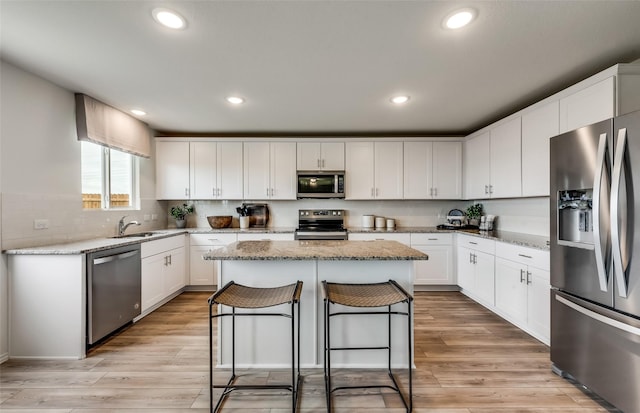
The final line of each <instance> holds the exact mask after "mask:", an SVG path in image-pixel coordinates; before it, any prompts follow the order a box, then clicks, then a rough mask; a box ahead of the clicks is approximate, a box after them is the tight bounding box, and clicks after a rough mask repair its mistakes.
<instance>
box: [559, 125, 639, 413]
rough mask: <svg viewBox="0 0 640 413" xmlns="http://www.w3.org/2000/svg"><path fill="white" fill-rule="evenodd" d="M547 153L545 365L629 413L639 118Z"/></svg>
mask: <svg viewBox="0 0 640 413" xmlns="http://www.w3.org/2000/svg"><path fill="white" fill-rule="evenodd" d="M550 145H551V182H550V184H551V192H550V204H551V205H550V207H551V216H550V218H551V231H550V245H551V285H552V291H551V361H552V362H553V366H554V370H555V371H556V372H557V373H558V374H561V375H565V376H566V375H569V376H572V377H573V378H574V379H575V380H577V381H578V382H580V383H581V384H583V385H584V386H586V387H587V388H589V389H590V390H592V391H593V392H595V393H596V394H598V395H599V396H601V397H602V398H604V399H605V400H606V401H608V402H609V403H611V404H613V405H614V406H616V407H617V408H618V409H620V410H622V411H624V412H626V413H638V412H640V112H633V113H630V114H628V115H624V116H620V117H616V118H613V119H609V120H606V121H603V122H600V123H596V124H593V125H590V126H586V127H583V128H580V129H577V130H575V131H573V132H568V133H565V134H562V135H559V136H556V137H553V138H551V143H550ZM636 186H637V188H638V194H639V198H638V203H636V200H635V188H636Z"/></svg>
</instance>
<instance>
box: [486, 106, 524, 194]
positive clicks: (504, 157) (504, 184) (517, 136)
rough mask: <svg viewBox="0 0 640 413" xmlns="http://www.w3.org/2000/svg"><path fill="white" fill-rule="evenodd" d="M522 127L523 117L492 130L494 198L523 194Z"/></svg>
mask: <svg viewBox="0 0 640 413" xmlns="http://www.w3.org/2000/svg"><path fill="white" fill-rule="evenodd" d="M521 136H522V129H521V118H516V119H513V120H511V121H509V122H507V123H503V124H502V125H500V126H497V127H496V128H494V129H492V130H491V144H490V148H491V154H490V159H491V168H490V169H491V182H490V185H491V186H490V191H489V192H490V195H491V197H492V198H510V197H518V196H522V175H521V174H522V161H521V159H520V158H521V156H522V150H521V145H522V138H521Z"/></svg>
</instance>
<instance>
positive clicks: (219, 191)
mask: <svg viewBox="0 0 640 413" xmlns="http://www.w3.org/2000/svg"><path fill="white" fill-rule="evenodd" d="M221 192H222V190H221V189H220V188H218V196H220V193H221Z"/></svg>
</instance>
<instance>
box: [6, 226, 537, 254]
mask: <svg viewBox="0 0 640 413" xmlns="http://www.w3.org/2000/svg"><path fill="white" fill-rule="evenodd" d="M294 231H295V228H293V227H275V228H248V229H240V228H220V229H211V228H186V229H167V230H158V231H151V232H153V233H154V235H152V236H149V237H130V238H110V237H105V238H95V239H89V240H85V241H74V242H69V243H60V244H53V245H45V246H39V247H28V248H18V249H9V250H5V251H3V252H4V253H5V254H9V255H65V254H69V255H73V254H86V253H90V252H96V251H100V250H105V249H109V248H114V247H121V246H125V245H133V244H140V243H142V242H147V241H153V240H157V239H161V238H167V237H172V236H175V235H178V234H217V233H228V234H265V233H270V234H292V233H293V232H294ZM347 232H349V233H354V234H355V233H371V234H392V233H462V234H467V235H472V236H476V237H482V238H488V239H492V240H494V241H500V242H506V243H510V244H516V245H521V246H524V247H529V248H536V249H541V250H545V251H548V250H549V239H548V238H547V237H543V236H538V235H529V234H522V233H518V232H507V231H489V232H485V231H482V232H480V231H478V230H456V229H438V228H436V227H397V228H393V229H386V228H383V229H374V228H359V227H350V228H348V230H347Z"/></svg>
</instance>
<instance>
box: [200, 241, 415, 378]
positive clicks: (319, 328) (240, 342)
mask: <svg viewBox="0 0 640 413" xmlns="http://www.w3.org/2000/svg"><path fill="white" fill-rule="evenodd" d="M204 259H206V260H220V261H221V271H220V273H219V275H218V286H220V287H221V286H223V285H225V284H226V283H228V282H229V281H232V280H233V281H235V282H236V283H239V284H243V285H247V286H252V287H275V286H281V285H286V284H291V283H294V282H296V281H298V280H300V281H302V282H303V283H304V284H303V288H302V295H301V300H300V321H301V331H300V334H301V339H300V340H301V343H300V347H301V351H300V353H301V354H300V359H301V365H302V367H321V366H322V363H323V344H322V343H323V329H324V321H323V300H322V284H321V283H322V281H324V280H326V281H330V282H342V283H375V282H383V281H388V280H390V279H393V280H395V281H396V282H398V283H399V284H400V285H401V286H402V287H403V288H404V289H405V290H406V291H408V292H409V293H410V294H413V273H414V265H413V261H417V260H426V259H428V256H427V255H426V254H424V253H422V252H420V251H417V250H415V249H413V248H410V247H407V246H406V245H403V244H401V243H399V242H396V241H240V242H235V243H232V244H230V245H228V246H226V247H223V248H219V249H215V250H213V251H211V252H209V253H207V254H205V255H204ZM286 306H287V305H282V306H276V307H272V308H269V309H265V310H268V311H272V312H274V313H280V312H288V310H289V309H288V307H286ZM337 307H339V306H337ZM398 309H400V308H398ZM344 310H345V311H353V310H354V309H350V308H344ZM218 311H224V312H229V311H230V308H227V307H221V308H219V309H218ZM237 311H238V312H240V311H243V310H237ZM394 321H398V320H394ZM217 322H219V323H220V325H219V328H218V340H217V343H218V351H217V364H218V365H219V366H220V367H229V366H230V362H231V349H230V345H231V344H230V343H231V320H230V319H229V318H227V317H222V318H218V320H217ZM331 326H332V345H334V346H341V345H343V346H365V345H372V343H376V344H377V343H380V344H385V343H386V340H387V331H386V318H385V316H379V315H369V316H357V317H340V318H338V319H336V320H335V321H333V322H332V324H331ZM392 329H393V331H392V339H393V354H392V363H393V365H394V366H398V367H403V366H406V364H407V362H408V360H407V358H408V355H407V354H406V348H407V344H408V343H407V342H406V340H407V331H406V329H407V325H406V323H404V322H394V323H393V327H392ZM236 334H237V338H236V363H237V365H238V366H241V367H269V368H278V367H287V366H289V365H290V352H289V350H287V349H289V348H290V346H291V345H290V336H289V322H288V321H287V320H286V319H279V318H278V317H273V318H271V317H260V318H259V319H256V318H254V317H245V318H243V317H240V318H239V319H238V320H237V321H236ZM385 354H386V353H385V352H384V351H360V352H336V353H335V355H332V364H333V365H334V366H335V367H365V368H366V367H372V368H380V367H384V366H385V365H386V356H385Z"/></svg>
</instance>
